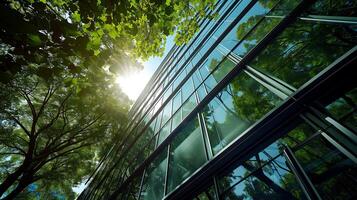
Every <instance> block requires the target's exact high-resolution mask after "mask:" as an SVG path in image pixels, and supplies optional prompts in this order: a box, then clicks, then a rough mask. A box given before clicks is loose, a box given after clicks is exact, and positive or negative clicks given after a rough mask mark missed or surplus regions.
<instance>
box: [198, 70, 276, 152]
mask: <svg viewBox="0 0 357 200" xmlns="http://www.w3.org/2000/svg"><path fill="white" fill-rule="evenodd" d="M280 102H281V99H279V98H278V97H277V96H275V95H274V94H273V93H272V92H271V91H269V90H268V89H266V88H265V87H263V86H262V85H260V84H259V83H258V82H256V81H255V80H253V79H252V78H250V77H249V76H248V75H246V74H244V73H241V74H240V75H238V77H237V78H235V79H234V80H233V81H232V82H231V83H230V84H229V85H228V86H227V87H226V88H224V89H223V90H222V91H221V92H220V93H219V94H218V95H217V96H216V97H215V98H214V99H213V100H212V101H211V102H210V103H209V104H208V105H207V106H206V107H205V109H204V111H203V114H204V116H205V120H206V126H207V130H208V135H209V138H210V142H211V146H212V151H213V153H214V154H216V153H218V152H219V151H220V150H221V149H222V148H223V147H225V146H226V145H227V144H229V143H230V142H231V141H232V140H234V139H235V138H236V137H237V136H239V135H240V134H241V133H242V132H243V131H244V130H246V129H247V128H248V127H249V126H250V125H252V124H253V123H254V122H256V121H258V120H259V119H260V118H261V117H262V116H264V115H265V114H266V113H267V112H269V111H270V110H271V109H273V108H274V107H275V106H277V105H278V104H279V103H280ZM257 105H259V106H257Z"/></svg>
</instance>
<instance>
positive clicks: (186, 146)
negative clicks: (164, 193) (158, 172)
mask: <svg viewBox="0 0 357 200" xmlns="http://www.w3.org/2000/svg"><path fill="white" fill-rule="evenodd" d="M206 160H207V158H206V152H205V150H204V144H203V140H202V133H201V128H200V125H199V123H198V119H197V118H194V120H192V121H191V122H189V123H188V124H187V125H186V126H185V128H184V129H183V130H182V131H181V132H180V133H179V134H178V135H177V136H176V138H175V139H174V140H173V141H172V143H171V146H170V160H169V175H168V191H172V190H173V189H174V188H175V187H176V186H178V185H179V184H180V183H181V182H182V181H183V180H185V179H186V178H187V177H189V176H190V175H191V174H192V173H193V172H194V171H196V170H197V169H198V168H199V167H200V166H202V165H203V164H204V163H205V162H206Z"/></svg>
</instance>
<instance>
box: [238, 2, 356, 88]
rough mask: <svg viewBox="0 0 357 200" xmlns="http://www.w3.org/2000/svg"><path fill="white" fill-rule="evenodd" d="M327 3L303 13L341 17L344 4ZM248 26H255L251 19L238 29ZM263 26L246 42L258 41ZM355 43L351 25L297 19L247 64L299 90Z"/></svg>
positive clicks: (261, 35)
mask: <svg viewBox="0 0 357 200" xmlns="http://www.w3.org/2000/svg"><path fill="white" fill-rule="evenodd" d="M328 2H329V1H320V2H318V5H320V6H322V7H321V9H325V10H317V7H316V6H315V7H314V8H313V9H311V11H307V13H311V12H312V13H324V14H327V15H335V16H339V15H341V16H343V15H345V13H343V12H342V11H341V10H342V8H341V7H339V6H340V5H341V4H347V2H346V1H334V2H333V3H331V4H330V5H329V6H327V5H328V4H329V3H328ZM268 17H269V16H268ZM270 17H273V18H275V17H279V16H270ZM250 23H255V20H253V19H252V20H248V21H247V22H246V23H245V24H242V25H241V26H242V28H243V27H244V26H249V25H248V24H250ZM266 24H268V23H265V24H264V27H262V26H259V27H258V28H257V29H256V30H255V32H254V34H253V36H249V37H248V38H246V40H249V41H254V40H256V39H257V38H262V37H263V36H264V35H265V34H266V31H265V29H267V27H266V26H265V25H266ZM243 29H244V28H243ZM238 30H239V31H242V30H240V29H238ZM237 37H238V38H240V37H242V35H241V34H240V32H237ZM356 42H357V40H356V31H355V30H354V29H353V27H352V26H348V25H339V24H333V23H318V22H313V21H304V20H298V21H296V22H295V23H293V24H292V25H291V26H290V27H288V28H287V29H286V30H284V31H283V32H282V33H281V35H279V36H278V37H277V38H276V40H275V41H274V42H272V43H271V44H270V45H269V46H268V47H267V48H266V49H265V50H264V51H263V52H262V53H261V54H260V55H259V56H258V57H256V58H255V60H253V62H252V63H251V64H250V65H251V66H254V67H256V68H258V69H260V70H262V71H263V72H266V73H268V74H271V75H273V76H276V77H277V78H279V79H282V80H283V81H286V82H287V83H289V84H291V85H292V86H294V87H299V86H301V85H302V84H304V83H305V82H306V81H307V80H309V79H310V78H312V77H313V76H314V75H316V74H317V73H318V72H320V71H321V70H322V69H324V68H325V67H326V66H328V65H329V64H330V63H332V62H333V61H334V60H335V59H336V58H338V57H339V56H341V55H342V54H343V53H345V52H346V51H348V50H349V49H350V48H352V47H353V46H354V45H355V44H356Z"/></svg>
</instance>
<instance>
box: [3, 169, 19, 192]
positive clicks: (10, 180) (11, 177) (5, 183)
mask: <svg viewBox="0 0 357 200" xmlns="http://www.w3.org/2000/svg"><path fill="white" fill-rule="evenodd" d="M22 173H23V166H20V167H19V168H18V169H17V170H16V171H15V172H14V173H12V174H10V175H9V176H7V177H6V179H5V180H4V181H3V182H2V183H1V185H0V197H1V196H2V195H3V194H4V193H5V192H6V190H8V189H9V188H10V187H11V186H12V185H13V184H14V183H15V182H16V180H17V179H18V178H19V177H20V176H21V174H22Z"/></svg>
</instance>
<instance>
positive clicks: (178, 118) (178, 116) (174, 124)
mask: <svg viewBox="0 0 357 200" xmlns="http://www.w3.org/2000/svg"><path fill="white" fill-rule="evenodd" d="M181 120H182V116H181V109H179V110H178V111H177V112H176V113H175V115H174V116H173V118H172V128H171V130H174V129H175V128H176V127H177V126H178V125H179V124H180V122H181Z"/></svg>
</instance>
